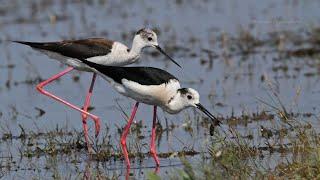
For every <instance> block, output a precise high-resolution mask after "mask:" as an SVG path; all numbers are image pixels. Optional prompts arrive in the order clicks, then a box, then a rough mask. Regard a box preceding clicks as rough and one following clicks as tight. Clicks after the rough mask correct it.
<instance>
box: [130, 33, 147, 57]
mask: <svg viewBox="0 0 320 180" xmlns="http://www.w3.org/2000/svg"><path fill="white" fill-rule="evenodd" d="M143 48H144V44H143V43H141V42H140V40H139V39H138V38H137V37H134V39H133V41H132V46H131V49H130V51H129V54H130V55H132V56H139V54H140V53H141V51H142V49H143Z"/></svg>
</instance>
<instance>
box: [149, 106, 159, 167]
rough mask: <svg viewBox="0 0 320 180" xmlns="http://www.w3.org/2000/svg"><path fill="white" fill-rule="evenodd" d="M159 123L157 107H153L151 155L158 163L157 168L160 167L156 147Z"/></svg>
mask: <svg viewBox="0 0 320 180" xmlns="http://www.w3.org/2000/svg"><path fill="white" fill-rule="evenodd" d="M156 121H157V106H154V107H153V122H152V131H151V144H150V153H151V156H152V157H153V159H154V161H155V162H156V165H157V167H158V166H159V165H160V162H159V159H158V156H157V151H156V145H155V140H156V123H157V122H156Z"/></svg>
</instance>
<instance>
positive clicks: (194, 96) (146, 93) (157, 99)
mask: <svg viewBox="0 0 320 180" xmlns="http://www.w3.org/2000/svg"><path fill="white" fill-rule="evenodd" d="M82 62H84V63H85V64H87V65H88V66H90V67H92V68H94V71H95V72H96V73H98V74H99V75H101V76H102V77H103V78H104V79H106V80H107V81H108V82H109V83H110V84H111V85H112V86H113V87H114V89H115V90H116V91H117V92H119V93H120V94H122V95H124V96H127V97H130V98H132V99H134V100H136V101H137V102H136V104H135V106H134V107H133V110H132V112H131V116H130V119H129V121H128V124H127V125H126V127H125V129H124V131H123V133H122V135H121V147H122V151H123V154H124V157H125V161H126V164H127V167H128V168H130V161H129V157H128V152H127V147H126V138H127V135H128V133H129V129H130V126H131V124H132V122H133V119H134V117H135V114H136V112H137V109H138V106H139V103H140V102H141V103H145V104H149V105H153V106H154V108H153V123H152V131H151V144H150V153H151V155H152V157H153V158H154V160H155V162H156V164H157V166H159V164H160V162H159V160H158V156H157V153H156V149H155V133H156V129H155V126H156V114H157V107H158V106H159V107H161V108H162V109H163V110H164V111H166V112H168V113H170V114H176V113H179V112H180V111H182V110H183V109H186V108H188V107H196V108H198V109H199V110H201V111H202V112H204V113H205V114H206V115H207V116H208V117H209V118H211V119H212V121H213V125H219V124H220V121H219V120H218V119H217V118H216V117H214V116H213V115H212V114H211V113H210V112H209V111H208V110H207V109H206V108H204V107H203V106H202V105H201V104H200V96H199V93H198V92H197V91H196V90H194V89H192V88H181V87H180V83H179V80H178V79H177V78H176V77H174V76H173V75H171V74H170V73H168V72H166V71H164V70H161V69H157V68H153V67H112V66H104V65H100V64H96V63H93V62H90V61H87V60H82Z"/></svg>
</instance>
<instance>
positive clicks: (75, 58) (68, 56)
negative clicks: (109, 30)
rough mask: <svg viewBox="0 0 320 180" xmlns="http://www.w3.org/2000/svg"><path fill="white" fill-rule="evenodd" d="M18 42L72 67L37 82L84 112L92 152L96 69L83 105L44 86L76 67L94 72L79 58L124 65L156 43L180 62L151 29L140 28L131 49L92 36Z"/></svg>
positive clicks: (58, 99) (97, 126)
mask: <svg viewBox="0 0 320 180" xmlns="http://www.w3.org/2000/svg"><path fill="white" fill-rule="evenodd" d="M13 42H16V43H20V44H24V45H28V46H30V47H32V48H33V49H36V50H38V51H41V52H43V53H45V54H46V55H48V56H49V57H51V58H53V59H56V60H58V61H60V62H61V63H63V64H66V65H68V66H69V67H68V68H67V69H65V70H64V71H62V72H60V73H58V74H56V75H54V76H52V77H51V78H49V79H48V80H46V81H43V82H41V83H40V84H38V85H37V89H38V91H39V92H40V93H42V94H44V95H46V96H49V97H51V98H53V99H55V100H57V101H59V102H61V103H63V104H65V105H67V106H69V107H71V108H73V109H75V110H78V111H80V112H81V113H82V122H83V129H84V134H85V140H86V143H87V146H88V150H89V152H91V151H92V149H91V146H90V142H89V136H88V127H87V124H86V120H87V116H89V117H91V118H92V119H93V120H94V122H95V130H96V136H97V135H98V134H99V131H100V119H99V117H97V116H95V115H93V114H91V113H88V112H87V110H88V106H89V104H90V98H91V95H92V90H93V86H94V82H95V79H96V73H93V76H92V80H91V84H90V87H89V90H88V93H87V95H86V99H85V103H84V106H83V109H81V108H79V107H77V106H75V105H73V104H71V103H69V102H67V101H65V100H63V99H61V98H59V97H57V96H55V95H54V94H51V93H49V92H48V91H45V90H44V89H43V88H44V86H46V85H47V84H49V83H51V82H52V81H54V80H56V79H58V78H60V77H61V76H63V75H65V74H67V73H69V72H70V71H72V70H73V69H77V70H81V71H88V72H92V69H91V68H90V67H89V66H87V65H86V64H84V63H82V62H81V61H80V59H85V60H87V61H90V62H94V63H97V64H102V65H109V66H124V65H128V64H132V63H134V62H136V61H137V60H138V58H139V56H140V54H141V51H142V49H143V48H145V47H154V48H156V49H157V50H159V51H160V52H161V53H162V54H164V55H165V56H166V57H168V58H169V59H170V60H171V61H172V62H174V63H175V64H176V65H178V66H179V67H180V65H179V64H178V63H177V62H176V61H174V60H173V59H172V58H171V57H170V56H169V55H167V54H166V53H165V52H164V51H163V50H162V49H161V48H160V46H159V44H158V39H157V34H156V33H155V32H154V31H152V30H151V29H147V28H143V29H140V30H139V31H138V32H137V33H136V34H135V36H134V39H133V42H132V47H131V49H129V48H128V47H127V46H125V45H124V44H122V43H120V42H117V41H112V40H108V39H102V38H90V39H82V40H67V41H61V42H26V41H13Z"/></svg>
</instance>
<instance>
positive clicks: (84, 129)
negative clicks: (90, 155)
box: [82, 73, 100, 149]
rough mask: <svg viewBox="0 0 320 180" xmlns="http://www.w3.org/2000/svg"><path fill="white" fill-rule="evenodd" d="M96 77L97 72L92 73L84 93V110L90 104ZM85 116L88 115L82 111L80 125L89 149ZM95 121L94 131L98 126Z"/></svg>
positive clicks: (86, 109)
mask: <svg viewBox="0 0 320 180" xmlns="http://www.w3.org/2000/svg"><path fill="white" fill-rule="evenodd" d="M96 77H97V74H96V73H93V75H92V80H91V84H90V88H89V90H88V93H87V95H86V100H85V102H84V106H83V110H84V111H86V112H88V107H89V105H90V99H91V95H92V90H93V86H94V82H95V80H96ZM87 118H88V116H87V115H86V114H84V113H82V126H83V131H84V138H85V140H86V143H87V147H88V149H91V145H90V142H89V135H88V125H87ZM97 123H98V124H97ZM97 123H96V124H95V127H96V131H97V127H100V124H99V122H97Z"/></svg>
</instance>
